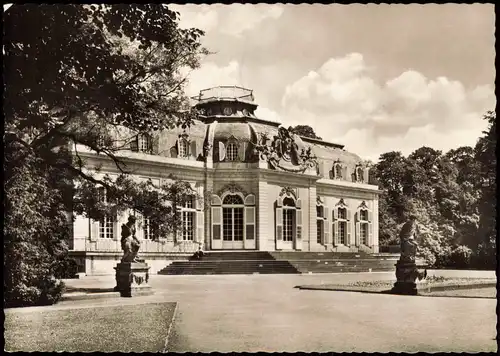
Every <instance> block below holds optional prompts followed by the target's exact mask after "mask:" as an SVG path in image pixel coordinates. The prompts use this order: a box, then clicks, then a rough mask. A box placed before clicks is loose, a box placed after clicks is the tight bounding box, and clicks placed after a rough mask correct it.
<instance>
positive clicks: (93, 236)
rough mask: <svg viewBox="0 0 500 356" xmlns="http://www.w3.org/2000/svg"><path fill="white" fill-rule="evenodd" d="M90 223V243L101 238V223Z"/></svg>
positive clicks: (94, 221) (91, 221)
mask: <svg viewBox="0 0 500 356" xmlns="http://www.w3.org/2000/svg"><path fill="white" fill-rule="evenodd" d="M89 222H90V241H97V238H98V237H99V221H96V220H92V219H89Z"/></svg>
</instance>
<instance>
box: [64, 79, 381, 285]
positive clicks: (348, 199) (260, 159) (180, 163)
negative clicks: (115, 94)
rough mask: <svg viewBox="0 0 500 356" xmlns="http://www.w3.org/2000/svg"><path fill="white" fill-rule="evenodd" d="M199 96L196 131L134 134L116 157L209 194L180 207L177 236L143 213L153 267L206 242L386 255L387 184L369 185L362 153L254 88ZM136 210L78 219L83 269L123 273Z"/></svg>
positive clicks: (140, 175) (158, 180) (138, 175)
mask: <svg viewBox="0 0 500 356" xmlns="http://www.w3.org/2000/svg"><path fill="white" fill-rule="evenodd" d="M196 99H197V103H196V107H197V108H198V109H200V111H201V112H202V113H203V115H200V117H199V118H198V120H196V121H195V124H194V125H192V126H191V127H190V128H188V129H185V130H182V129H174V130H170V131H163V132H161V133H158V134H155V135H153V136H150V135H145V134H142V135H138V136H135V137H134V138H133V139H132V140H131V141H129V142H127V143H126V145H124V147H123V149H122V150H121V151H119V153H118V154H117V156H119V157H121V159H122V160H123V161H124V162H125V163H126V164H127V167H128V169H131V170H132V171H133V175H134V178H135V179H137V180H148V179H151V180H152V182H153V183H154V184H156V185H160V184H162V183H163V182H166V181H168V180H169V178H168V177H169V176H170V175H171V174H174V175H175V176H176V177H178V178H180V179H182V180H185V181H188V182H190V184H191V185H192V187H193V188H194V189H195V190H196V192H197V193H198V194H199V196H201V197H204V198H205V199H207V200H208V201H207V202H202V201H201V200H200V199H193V201H191V202H187V203H186V204H185V205H184V206H182V207H178V208H179V209H180V210H181V216H182V223H183V226H184V229H183V231H181V232H179V233H177V234H176V236H153V231H152V230H151V228H150V224H149V221H148V220H147V219H144V218H140V219H138V223H137V235H138V238H139V239H140V240H141V250H140V251H139V255H140V257H141V258H144V259H145V260H146V262H147V263H148V264H149V265H150V266H151V267H152V269H151V272H153V273H155V272H157V271H158V270H160V269H162V268H163V267H165V266H166V265H168V264H169V263H170V262H171V261H172V260H175V259H186V258H187V257H188V256H190V255H191V254H192V253H193V252H195V251H196V250H198V248H199V246H200V245H201V246H202V248H203V250H205V251H213V250H254V251H255V250H258V251H277V250H288V251H328V252H331V251H333V252H357V251H361V252H367V253H378V197H379V194H380V191H379V190H378V187H377V186H376V185H371V184H369V182H368V172H369V167H368V166H367V165H366V164H365V163H364V161H363V160H362V159H361V158H360V157H358V156H357V155H355V154H353V153H350V152H347V151H346V150H344V149H343V145H339V144H335V143H330V142H327V141H322V140H317V139H312V138H308V137H302V136H300V137H299V136H298V135H293V134H292V135H290V134H289V132H288V131H287V130H286V129H284V128H282V126H281V125H280V123H279V122H273V121H268V120H263V119H260V118H258V117H256V116H255V110H256V108H257V104H256V103H255V102H254V98H253V94H252V91H251V90H248V89H244V88H239V87H233V86H231V87H216V88H211V89H206V90H202V91H201V92H200V94H199V96H197V97H196ZM79 155H80V156H85V158H86V159H87V162H88V163H89V164H90V166H100V167H101V171H100V174H106V173H107V174H109V175H110V176H112V177H113V176H118V174H119V173H118V170H117V168H116V166H115V164H114V163H113V162H112V161H110V160H109V158H107V157H106V156H104V155H98V154H96V153H93V152H92V151H90V150H85V148H83V147H80V148H79ZM127 216H128V214H123V215H122V216H109V217H106V218H104V219H103V220H101V221H93V220H90V219H88V218H84V217H82V216H76V218H75V221H74V223H73V240H72V241H71V243H70V249H71V251H70V253H71V256H72V257H73V258H74V259H75V260H76V261H77V262H78V264H79V272H84V273H85V274H87V275H98V274H113V273H114V270H113V267H114V266H115V265H116V263H117V262H118V261H119V260H120V258H121V256H122V251H121V245H120V238H121V236H120V235H121V231H120V230H121V225H122V224H124V223H125V222H126V221H127Z"/></svg>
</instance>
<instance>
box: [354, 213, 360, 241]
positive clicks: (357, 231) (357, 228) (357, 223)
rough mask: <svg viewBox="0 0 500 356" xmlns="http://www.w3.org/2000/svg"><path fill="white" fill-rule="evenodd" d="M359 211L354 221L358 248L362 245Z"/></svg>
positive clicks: (355, 239)
mask: <svg viewBox="0 0 500 356" xmlns="http://www.w3.org/2000/svg"><path fill="white" fill-rule="evenodd" d="M359 218H360V216H359V211H357V212H356V213H355V214H354V221H355V223H356V225H355V226H356V231H355V234H354V244H355V245H356V246H359V244H360V237H361V236H360V235H361V224H360V222H359Z"/></svg>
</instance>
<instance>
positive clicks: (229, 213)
mask: <svg viewBox="0 0 500 356" xmlns="http://www.w3.org/2000/svg"><path fill="white" fill-rule="evenodd" d="M222 226H223V230H222V248H223V249H233V250H242V249H243V247H244V246H243V226H244V225H243V208H242V207H230V208H229V207H223V208H222Z"/></svg>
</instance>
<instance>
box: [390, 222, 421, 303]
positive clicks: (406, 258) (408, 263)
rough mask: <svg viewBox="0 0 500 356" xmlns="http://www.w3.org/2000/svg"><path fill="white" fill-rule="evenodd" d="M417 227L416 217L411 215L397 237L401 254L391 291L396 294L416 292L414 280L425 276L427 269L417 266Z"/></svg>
mask: <svg viewBox="0 0 500 356" xmlns="http://www.w3.org/2000/svg"><path fill="white" fill-rule="evenodd" d="M418 235H419V228H418V225H417V218H416V216H415V215H411V216H410V218H409V220H408V221H407V222H406V223H405V224H404V225H403V227H402V228H401V232H400V234H399V238H400V240H401V256H400V258H399V260H398V262H397V263H396V278H397V281H396V283H395V284H394V287H393V289H392V291H393V292H394V293H398V294H413V295H415V294H417V285H416V283H415V282H416V280H417V279H418V280H422V279H425V278H427V270H426V269H424V270H423V271H422V270H419V269H418V268H417V263H416V257H417V252H418V243H417V241H416V240H417V238H418Z"/></svg>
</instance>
